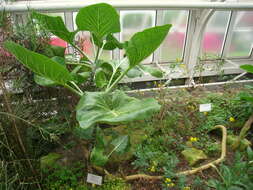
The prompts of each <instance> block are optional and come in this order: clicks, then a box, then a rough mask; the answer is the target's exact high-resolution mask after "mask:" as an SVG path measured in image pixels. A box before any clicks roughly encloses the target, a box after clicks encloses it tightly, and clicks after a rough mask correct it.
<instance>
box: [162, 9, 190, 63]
mask: <svg viewBox="0 0 253 190" xmlns="http://www.w3.org/2000/svg"><path fill="white" fill-rule="evenodd" d="M187 17H188V11H180V10H166V11H163V19H162V24H172V27H171V29H170V32H169V34H168V35H167V37H166V39H165V40H164V42H163V43H162V45H161V55H160V59H159V61H160V62H168V61H171V60H179V59H180V60H181V59H182V54H183V47H184V41H185V34H186V28H187Z"/></svg>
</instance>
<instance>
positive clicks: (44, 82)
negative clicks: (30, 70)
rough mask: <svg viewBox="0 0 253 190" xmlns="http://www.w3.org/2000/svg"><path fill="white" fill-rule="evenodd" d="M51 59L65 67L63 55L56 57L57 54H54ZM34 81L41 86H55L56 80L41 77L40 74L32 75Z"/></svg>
mask: <svg viewBox="0 0 253 190" xmlns="http://www.w3.org/2000/svg"><path fill="white" fill-rule="evenodd" d="M51 60H53V61H55V62H57V63H59V64H61V65H63V66H64V67H65V59H64V58H63V57H58V56H54V57H52V58H51ZM34 81H35V82H36V83H37V84H38V85H41V86H55V85H57V83H56V82H54V81H52V80H50V79H48V78H46V77H42V76H40V75H36V74H35V75H34Z"/></svg>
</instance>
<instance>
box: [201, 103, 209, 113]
mask: <svg viewBox="0 0 253 190" xmlns="http://www.w3.org/2000/svg"><path fill="white" fill-rule="evenodd" d="M211 110H212V105H211V104H199V111H200V112H208V111H211Z"/></svg>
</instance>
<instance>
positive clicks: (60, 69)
mask: <svg viewBox="0 0 253 190" xmlns="http://www.w3.org/2000/svg"><path fill="white" fill-rule="evenodd" d="M33 17H34V18H35V19H36V20H37V21H38V23H39V25H40V26H43V27H44V28H46V29H47V30H48V31H50V32H51V33H52V34H54V35H56V36H58V37H59V38H61V39H63V40H65V41H66V42H68V43H69V44H70V45H72V46H73V47H74V48H75V49H76V50H77V51H78V52H79V53H80V55H81V59H80V60H79V61H78V62H77V63H74V64H73V62H69V61H67V60H66V59H65V58H62V57H60V56H54V57H52V58H49V57H47V56H45V55H42V54H39V53H35V52H33V51H30V50H28V49H26V48H24V47H22V46H20V45H18V44H16V43H14V42H11V41H7V42H5V43H4V47H5V49H6V50H8V51H9V52H11V53H12V54H13V55H14V56H15V57H16V58H17V59H18V60H19V61H20V62H21V63H22V64H23V65H25V66H26V67H27V68H29V69H30V70H31V71H33V72H34V73H35V82H37V83H38V84H39V85H43V86H54V85H61V86H63V87H65V88H68V89H69V90H71V91H72V92H73V93H75V94H76V95H78V96H79V97H80V98H81V99H80V101H79V103H78V105H77V107H76V112H77V116H76V118H77V121H78V122H79V127H80V129H82V130H88V131H89V132H90V134H93V133H94V131H95V130H94V129H95V127H96V126H98V128H97V130H96V132H95V133H96V143H95V144H96V145H95V146H94V148H93V151H92V153H91V160H92V163H93V164H95V165H99V166H102V165H104V164H105V163H106V161H107V159H108V157H109V155H110V154H109V155H107V156H106V155H104V152H105V151H106V150H105V149H106V148H107V146H108V144H107V143H105V142H103V141H104V140H103V139H104V137H103V134H102V133H101V131H100V130H99V126H100V127H101V125H100V124H109V125H117V124H120V123H126V122H130V121H134V120H141V119H145V118H147V117H150V115H151V114H153V113H154V112H156V111H158V110H159V109H160V105H159V104H158V103H157V101H156V100H155V99H153V98H149V99H145V100H138V99H136V98H133V97H129V96H128V95H126V94H125V93H124V92H123V91H119V90H116V91H114V89H115V88H116V86H117V84H118V83H119V82H120V81H121V79H122V78H123V77H126V76H128V75H129V73H130V72H131V71H133V70H143V71H145V72H148V73H150V74H151V75H153V76H157V77H162V76H163V72H162V71H160V70H158V69H154V68H151V67H147V66H144V65H141V64H140V63H141V61H143V60H144V59H145V58H147V57H148V56H149V55H150V54H152V53H153V52H154V51H155V49H156V48H158V47H159V45H160V44H161V43H162V41H163V40H164V38H165V37H166V36H167V34H168V31H169V29H170V28H171V25H170V24H167V25H163V26H156V27H152V28H149V29H146V30H144V31H142V32H138V33H136V34H134V35H133V37H132V38H131V39H130V40H129V41H126V42H124V43H121V42H119V41H118V40H117V39H116V38H115V37H114V36H113V34H114V33H118V32H120V21H119V15H118V13H117V12H116V10H115V9H114V8H113V7H112V6H111V5H108V4H106V3H100V4H95V5H91V6H87V7H84V8H82V9H80V10H79V12H78V14H77V17H76V24H77V30H76V31H73V32H70V31H68V29H67V28H66V26H65V25H64V22H63V20H62V18H61V17H52V16H48V15H44V14H40V13H36V12H34V13H33ZM79 31H89V32H90V34H91V40H92V42H94V44H96V47H94V49H97V51H96V52H94V55H95V56H94V57H93V58H91V57H89V56H88V55H86V54H85V53H84V52H83V51H82V50H81V49H80V48H79V47H78V46H77V45H76V44H75V41H74V38H75V35H76V34H77V33H78V32H79ZM115 48H119V49H124V50H125V54H126V56H125V58H123V59H122V60H111V61H104V60H101V59H100V56H101V53H102V51H103V50H113V49H115ZM68 64H69V65H71V66H73V65H74V68H72V67H70V66H68ZM70 68H72V69H70ZM132 76H133V75H132ZM134 76H135V75H134ZM88 78H89V79H90V80H91V81H92V84H93V85H94V86H95V87H96V88H97V89H99V91H100V92H87V91H86V92H85V91H83V90H82V87H81V86H80V85H81V84H83V83H85V82H86V81H87V80H88ZM80 129H79V131H80ZM82 134H84V133H82ZM91 136H92V135H91ZM126 139H128V137H120V136H119V137H117V138H116V139H114V140H113V141H112V142H111V144H112V145H113V146H114V148H113V150H112V152H122V151H123V150H127V149H126V148H122V147H123V145H124V146H125V147H127V146H126V144H127V142H126Z"/></svg>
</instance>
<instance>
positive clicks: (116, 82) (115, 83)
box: [106, 68, 131, 92]
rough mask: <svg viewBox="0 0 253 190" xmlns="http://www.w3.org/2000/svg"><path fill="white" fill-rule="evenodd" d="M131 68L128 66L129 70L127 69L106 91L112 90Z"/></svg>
mask: <svg viewBox="0 0 253 190" xmlns="http://www.w3.org/2000/svg"><path fill="white" fill-rule="evenodd" d="M130 69H131V68H128V69H127V70H125V71H124V72H123V73H122V74H121V75H120V76H119V77H118V78H117V79H116V80H115V81H114V82H113V83H112V85H111V86H110V87H109V88H107V89H106V92H110V91H111V90H112V89H113V88H114V87H115V86H116V85H117V84H118V83H119V81H120V80H121V79H122V78H123V77H124V76H125V75H126V74H127V72H128V71H129V70H130Z"/></svg>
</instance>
